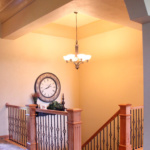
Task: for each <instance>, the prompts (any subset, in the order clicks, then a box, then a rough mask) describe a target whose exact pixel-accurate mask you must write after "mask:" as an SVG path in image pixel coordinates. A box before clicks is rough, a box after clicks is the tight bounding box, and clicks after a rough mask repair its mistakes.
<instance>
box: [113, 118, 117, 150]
mask: <svg viewBox="0 0 150 150" xmlns="http://www.w3.org/2000/svg"><path fill="white" fill-rule="evenodd" d="M115 129H116V128H115V119H114V139H113V142H114V150H115V138H116V137H115V132H116V131H115Z"/></svg>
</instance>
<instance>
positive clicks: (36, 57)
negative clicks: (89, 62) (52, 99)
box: [0, 33, 79, 135]
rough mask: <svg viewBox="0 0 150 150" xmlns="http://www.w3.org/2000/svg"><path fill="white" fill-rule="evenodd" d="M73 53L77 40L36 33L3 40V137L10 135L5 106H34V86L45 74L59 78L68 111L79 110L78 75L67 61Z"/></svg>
mask: <svg viewBox="0 0 150 150" xmlns="http://www.w3.org/2000/svg"><path fill="white" fill-rule="evenodd" d="M71 50H72V51H73V52H74V40H70V39H65V38H59V37H51V36H45V35H40V34H34V33H30V34H27V35H25V36H22V37H21V38H18V39H16V40H4V39H0V70H1V73H0V83H1V85H0V120H1V121H0V135H7V134H8V132H7V130H8V124H7V111H8V109H7V108H5V103H10V104H15V105H19V106H24V105H25V104H31V103H32V100H31V97H30V96H31V93H33V92H34V82H35V80H36V78H37V77H38V76H39V75H40V74H41V73H44V72H51V73H54V74H55V75H57V77H58V78H59V80H60V82H61V93H64V95H65V102H66V104H65V105H66V107H67V108H74V107H79V94H78V93H79V91H78V86H79V85H78V84H79V82H78V71H77V70H75V69H74V66H73V65H72V64H66V63H65V61H64V60H63V56H64V55H65V54H67V53H70V52H71ZM57 100H58V101H60V100H61V94H60V96H59V97H58V99H57Z"/></svg>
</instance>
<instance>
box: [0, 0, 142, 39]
mask: <svg viewBox="0 0 150 150" xmlns="http://www.w3.org/2000/svg"><path fill="white" fill-rule="evenodd" d="M74 11H78V12H79V14H78V26H79V32H80V33H81V36H80V37H79V38H84V37H86V36H90V35H93V34H96V33H101V32H106V31H108V30H113V29H116V28H120V27H122V26H129V27H132V28H135V29H139V30H141V24H138V23H136V22H133V21H131V20H130V18H129V15H128V12H127V9H126V5H125V3H124V0H61V1H60V0H55V1H53V2H52V1H49V0H44V1H43V0H0V23H1V37H2V38H9V39H15V38H18V37H20V36H22V35H24V34H26V33H28V32H31V31H34V32H36V33H41V34H50V35H55V36H64V37H68V38H74V27H75V17H74V13H73V12H74ZM95 27H96V28H95ZM89 29H91V30H92V31H93V32H91V30H89ZM83 31H86V33H87V34H85V32H84V33H83ZM63 32H65V33H63ZM66 33H67V34H66Z"/></svg>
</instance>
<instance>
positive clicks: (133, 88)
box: [79, 27, 143, 142]
mask: <svg viewBox="0 0 150 150" xmlns="http://www.w3.org/2000/svg"><path fill="white" fill-rule="evenodd" d="M79 44H80V52H81V51H82V52H84V53H87V54H91V55H92V59H91V61H90V62H89V63H85V64H83V65H81V67H80V72H79V82H80V107H81V108H82V109H83V112H82V121H83V124H82V135H83V141H82V142H85V141H86V140H87V139H88V138H89V137H90V136H91V135H92V134H93V133H94V132H95V131H96V130H97V129H99V128H100V127H101V126H102V125H103V124H104V123H105V122H106V121H107V120H108V119H109V118H110V117H111V116H112V115H113V114H114V113H115V112H116V111H117V110H118V109H119V107H118V104H122V103H131V104H132V105H133V106H138V105H143V54H142V32H141V31H138V30H134V29H131V28H128V27H123V28H120V29H116V30H112V31H110V32H105V33H103V34H99V35H95V36H92V37H89V38H85V39H82V40H80V41H79Z"/></svg>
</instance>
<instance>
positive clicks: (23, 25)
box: [2, 0, 72, 39]
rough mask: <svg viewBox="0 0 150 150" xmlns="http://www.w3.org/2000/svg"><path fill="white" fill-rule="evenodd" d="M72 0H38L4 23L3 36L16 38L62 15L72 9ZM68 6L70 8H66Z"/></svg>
mask: <svg viewBox="0 0 150 150" xmlns="http://www.w3.org/2000/svg"><path fill="white" fill-rule="evenodd" d="M70 1H72V0H61V1H60V0H55V1H53V2H51V1H50V0H36V1H34V2H33V3H31V4H30V5H28V6H27V7H26V8H25V9H23V10H22V11H20V12H19V13H17V14H16V15H14V16H13V17H11V18H10V19H9V20H7V21H6V22H4V23H2V38H8V39H15V38H18V37H20V36H22V35H23V34H25V33H27V32H31V31H33V30H35V28H39V27H41V26H44V25H45V24H48V23H50V22H51V21H53V20H56V19H57V18H59V17H62V16H63V15H65V14H66V13H68V12H69V11H70V9H69V8H68V7H67V3H69V2H70ZM65 8H68V9H65Z"/></svg>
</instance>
